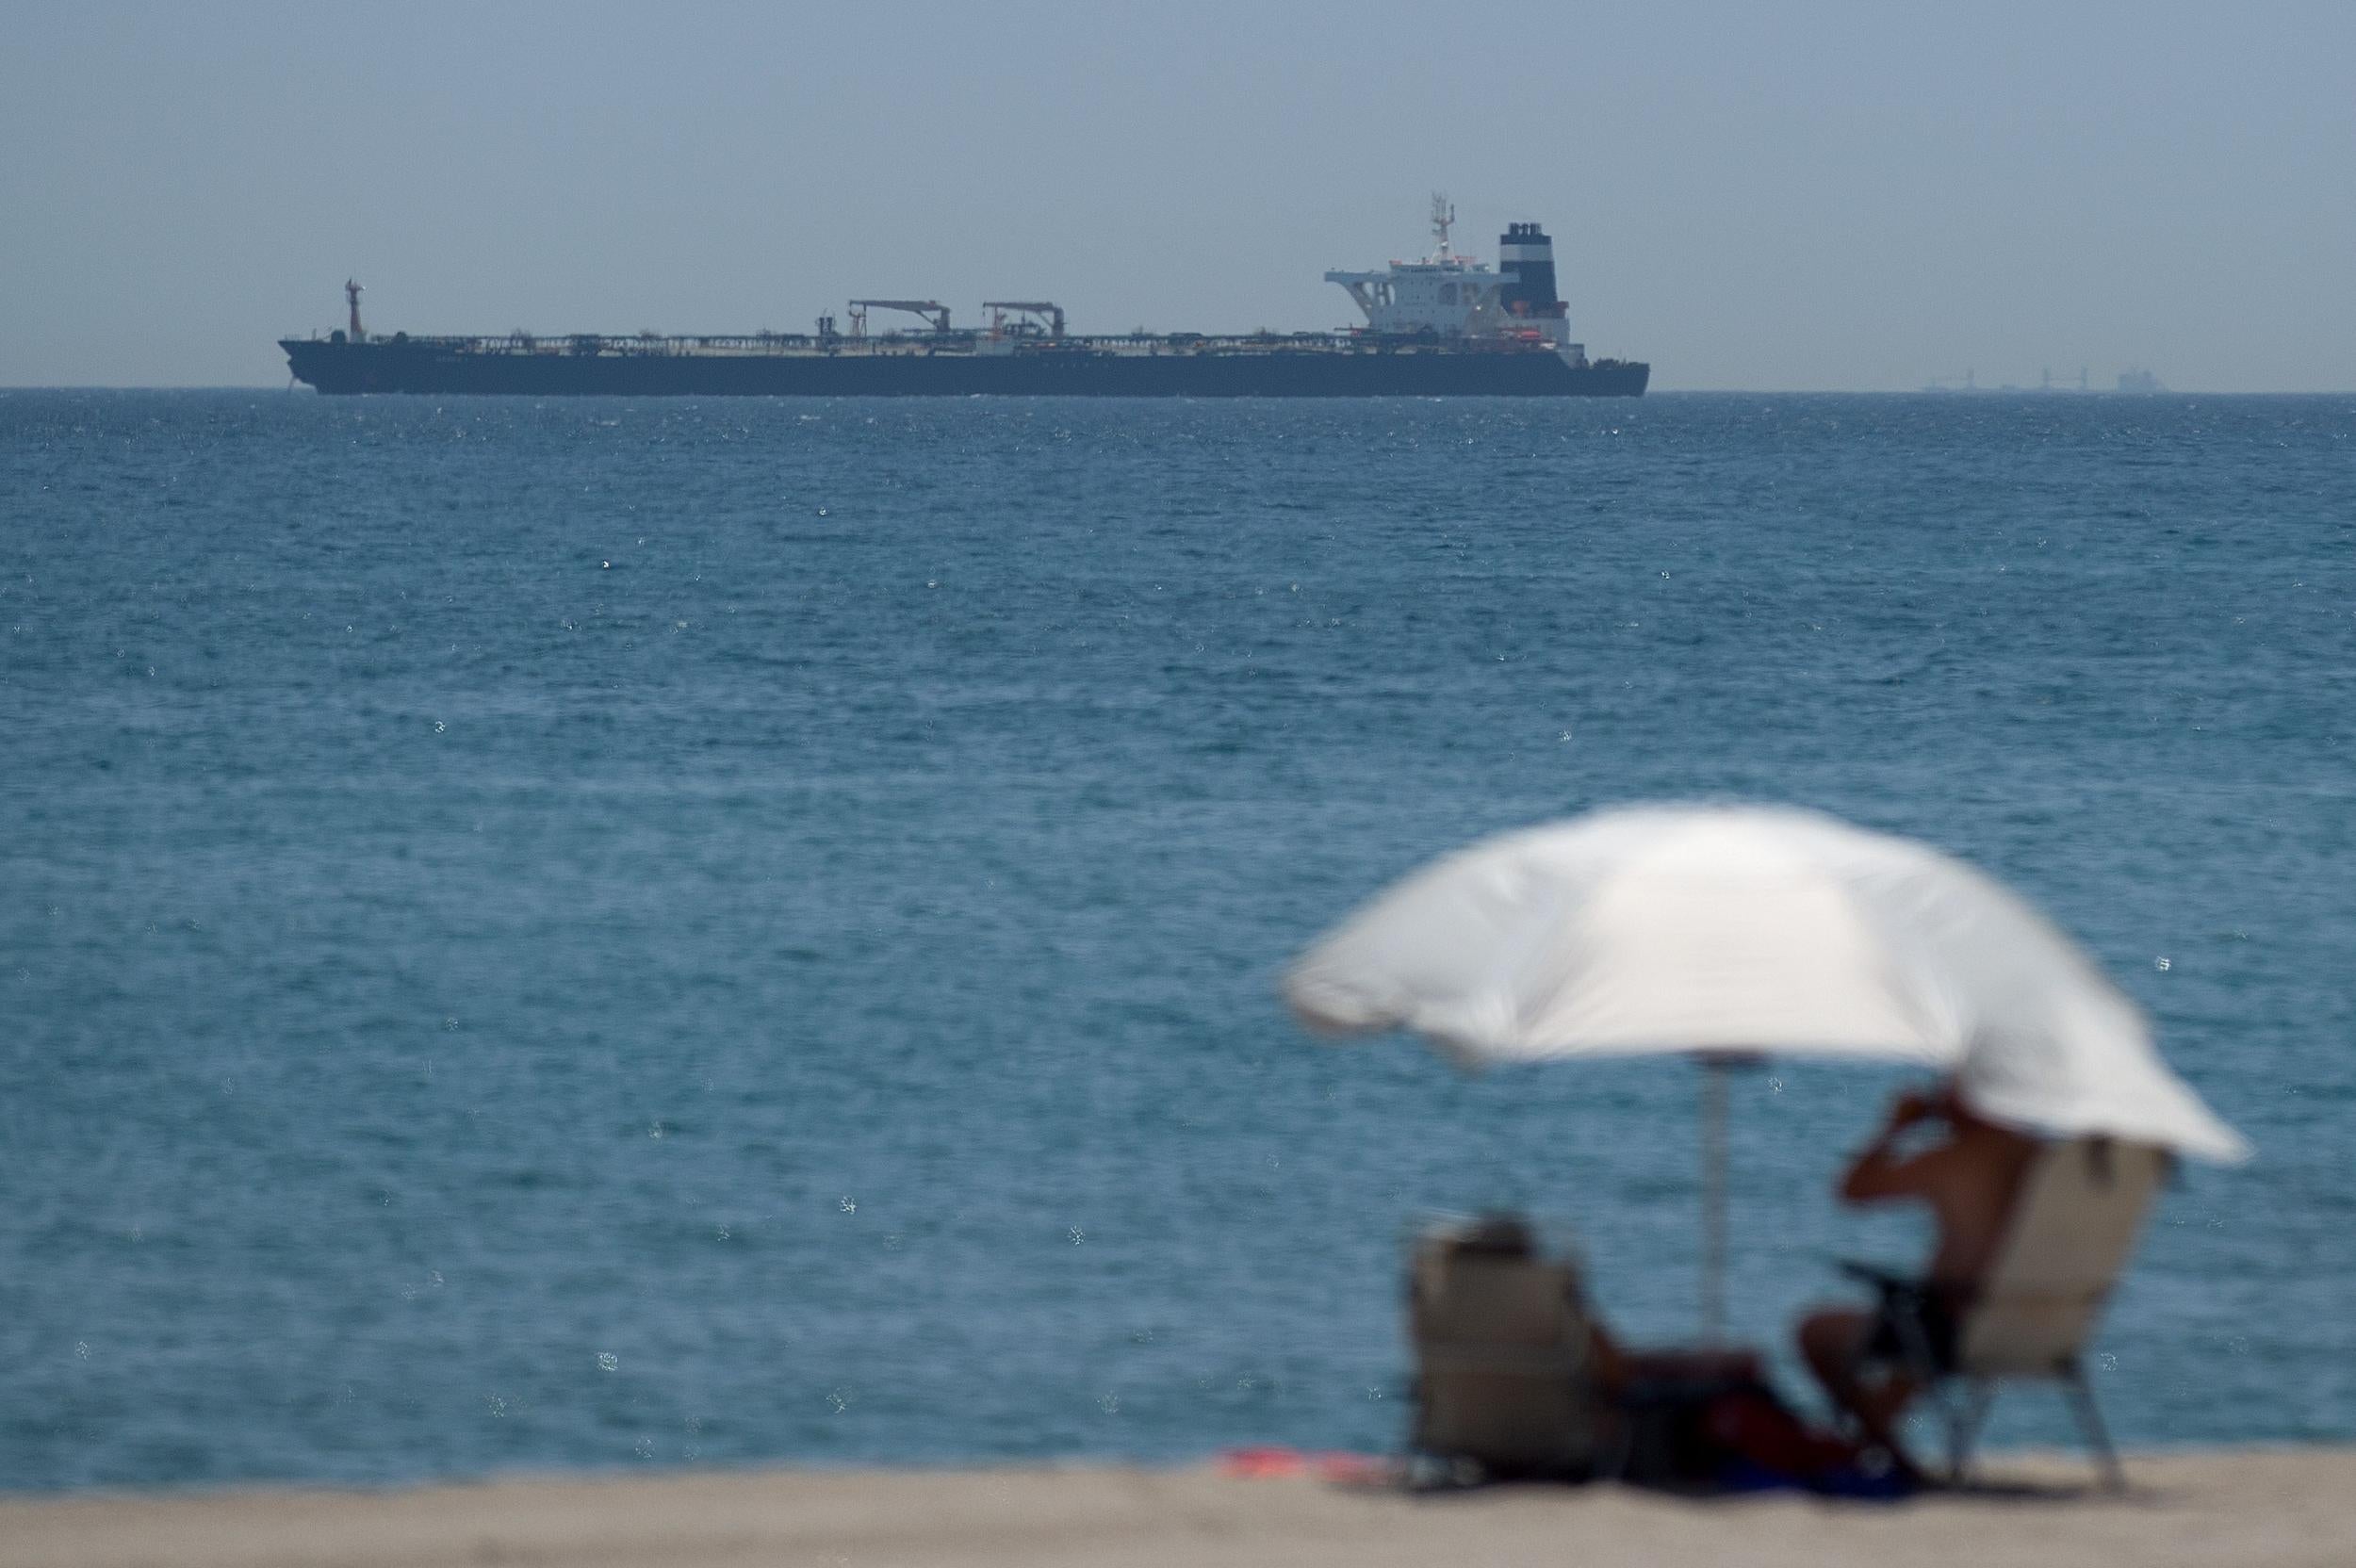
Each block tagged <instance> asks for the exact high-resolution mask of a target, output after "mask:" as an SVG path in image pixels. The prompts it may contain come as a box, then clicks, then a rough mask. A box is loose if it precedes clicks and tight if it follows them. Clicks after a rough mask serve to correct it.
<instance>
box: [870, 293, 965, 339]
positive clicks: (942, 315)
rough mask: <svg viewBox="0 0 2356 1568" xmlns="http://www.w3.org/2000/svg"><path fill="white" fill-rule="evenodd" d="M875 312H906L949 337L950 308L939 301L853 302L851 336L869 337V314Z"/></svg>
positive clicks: (936, 331)
mask: <svg viewBox="0 0 2356 1568" xmlns="http://www.w3.org/2000/svg"><path fill="white" fill-rule="evenodd" d="M870 309H874V310H905V311H907V312H908V314H909V315H911V316H922V317H923V318H924V319H925V320H926V321H927V322H928V323H930V324H931V326H932V329H933V331H934V332H935V333H938V334H940V335H941V336H944V337H945V336H947V335H948V333H949V307H948V306H947V305H944V304H942V303H941V302H940V301H939V300H853V301H852V302H851V335H852V336H853V337H865V336H866V335H867V313H868V311H869V310H870Z"/></svg>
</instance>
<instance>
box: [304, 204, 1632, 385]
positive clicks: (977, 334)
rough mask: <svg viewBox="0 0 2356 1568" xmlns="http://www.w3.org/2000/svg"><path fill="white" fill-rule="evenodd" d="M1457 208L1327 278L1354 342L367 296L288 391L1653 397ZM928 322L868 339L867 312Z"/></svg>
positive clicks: (1538, 257) (1512, 246)
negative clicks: (1425, 233)
mask: <svg viewBox="0 0 2356 1568" xmlns="http://www.w3.org/2000/svg"><path fill="white" fill-rule="evenodd" d="M1454 220H1455V212H1454V209H1452V208H1451V207H1449V206H1448V204H1447V202H1446V200H1445V199H1444V198H1434V200H1433V203H1432V231H1433V235H1434V237H1435V239H1436V241H1437V245H1436V248H1435V249H1434V251H1433V253H1432V254H1430V255H1427V256H1424V257H1423V258H1421V259H1420V260H1416V261H1394V262H1392V263H1391V264H1390V266H1389V267H1388V268H1387V269H1386V270H1383V271H1380V272H1328V273H1326V274H1325V280H1326V281H1327V282H1328V283H1334V284H1339V285H1340V286H1342V287H1343V288H1345V289H1347V290H1349V292H1350V298H1351V299H1352V300H1354V301H1355V302H1357V304H1358V307H1359V309H1360V310H1361V311H1362V312H1364V313H1365V316H1366V321H1365V324H1364V325H1362V326H1358V327H1355V328H1351V329H1350V330H1347V331H1341V332H1301V333H1289V334H1278V333H1268V332H1260V333H1253V334H1251V335H1224V336H1215V335H1203V334H1199V333H1142V332H1140V333H1131V334H1126V335H1118V336H1085V335H1075V334H1070V333H1067V332H1066V331H1065V330H1064V313H1063V310H1062V309H1061V308H1060V307H1059V306H1057V305H1056V304H1055V303H1054V302H1050V301H1043V300H993V301H986V302H983V305H982V309H983V310H984V311H986V312H988V320H987V324H986V325H984V326H981V327H956V326H953V325H952V324H951V320H950V312H949V309H948V307H947V306H945V305H942V304H941V303H940V302H938V301H934V300H853V301H852V302H850V306H849V309H848V312H847V317H846V319H845V320H843V321H842V322H838V320H837V319H836V318H835V317H832V316H822V317H820V318H819V319H818V322H817V330H816V331H814V332H810V333H767V332H764V333H757V334H754V335H750V336H707V337H666V336H663V335H659V334H655V333H642V334H640V335H637V336H634V337H609V336H604V335H596V334H576V335H570V336H559V337H545V336H538V335H532V334H530V333H521V332H518V333H511V334H509V335H506V336H504V337H425V336H413V335H410V334H408V333H405V332H397V333H394V334H392V335H390V336H384V335H375V334H371V333H369V332H368V331H366V330H365V329H364V328H363V327H362V326H361V324H360V286H359V285H358V284H357V283H347V284H346V285H345V286H344V289H345V298H346V300H347V302H348V304H349V306H350V310H351V319H350V323H349V325H348V326H347V327H345V328H344V329H343V330H341V331H337V332H333V333H330V334H328V335H325V336H323V337H321V336H311V337H289V338H284V339H281V340H280V342H279V345H278V346H279V347H280V348H282V349H284V350H285V351H286V362H287V365H288V367H289V368H291V369H292V371H293V372H294V375H295V378H296V379H297V380H299V381H303V382H306V383H308V384H310V385H312V386H315V387H317V388H318V389H319V391H321V392H335V393H353V392H424V393H434V394H448V393H513V394H523V395H526V396H531V397H550V396H565V395H588V394H595V395H603V396H624V397H642V396H648V395H656V394H684V395H700V396H715V395H730V394H740V395H748V396H771V397H776V396H828V397H875V396H903V397H906V396H924V395H931V396H939V397H963V396H972V395H974V394H987V393H996V394H1011V395H1019V396H1029V397H1040V396H1047V397H1055V396H1066V397H1068V396H1080V397H1124V398H1137V397H1193V398H1235V397H1244V398H1363V397H1575V398H1576V397H1589V398H1612V397H1618V398H1633V397H1640V396H1642V395H1643V393H1644V384H1645V383H1646V381H1647V380H1649V379H1650V377H1651V374H1652V368H1651V367H1650V366H1649V365H1644V364H1642V363H1638V362H1635V361H1630V360H1623V359H1590V358H1588V357H1587V350H1586V346H1585V345H1584V344H1580V343H1575V342H1573V341H1571V337H1570V327H1569V311H1568V308H1567V307H1566V306H1565V305H1564V304H1563V302H1562V300H1560V299H1559V298H1557V297H1556V286H1555V277H1554V244H1553V241H1552V240H1550V239H1548V238H1547V237H1546V232H1545V231H1544V230H1543V229H1542V228H1540V227H1539V225H1537V224H1536V223H1514V224H1512V225H1510V226H1509V227H1508V228H1507V230H1506V232H1505V234H1504V235H1503V236H1502V237H1500V239H1499V242H1498V258H1497V268H1496V269H1495V270H1492V269H1491V268H1489V267H1488V266H1486V265H1484V264H1483V263H1481V261H1479V260H1477V259H1476V258H1474V257H1472V256H1468V255H1462V254H1459V253H1457V252H1456V251H1455V250H1454V249H1453V247H1452V246H1451V245H1450V244H1449V240H1448V231H1449V226H1450V225H1451V224H1452V223H1453V221H1454ZM878 311H880V312H893V313H904V314H907V315H911V316H913V317H915V318H917V319H918V320H919V321H920V322H921V323H922V325H921V326H918V327H915V328H912V329H884V330H876V331H871V330H870V328H869V325H868V322H869V317H870V313H871V312H878ZM888 319H889V318H888Z"/></svg>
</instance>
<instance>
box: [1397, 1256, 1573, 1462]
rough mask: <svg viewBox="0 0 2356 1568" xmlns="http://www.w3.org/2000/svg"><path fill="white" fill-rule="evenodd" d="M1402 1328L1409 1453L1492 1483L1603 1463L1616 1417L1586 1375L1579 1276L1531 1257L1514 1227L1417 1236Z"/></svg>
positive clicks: (1569, 1267) (1556, 1262)
mask: <svg viewBox="0 0 2356 1568" xmlns="http://www.w3.org/2000/svg"><path fill="white" fill-rule="evenodd" d="M1408 1323H1409V1332H1410V1334H1411V1336H1412V1338H1413V1340H1414V1345H1415V1429H1414V1434H1413V1437H1412V1444H1413V1446H1414V1447H1415V1449H1416V1450H1417V1451H1418V1452H1420V1453H1424V1454H1428V1455H1431V1456H1432V1457H1434V1458H1438V1459H1444V1460H1450V1461H1464V1460H1469V1461H1471V1462H1474V1463H1475V1464H1477V1465H1479V1466H1480V1467H1481V1471H1482V1472H1483V1473H1484V1474H1485V1475H1487V1476H1489V1477H1492V1478H1539V1477H1545V1478H1578V1477H1585V1476H1590V1475H1594V1474H1595V1473H1596V1472H1597V1471H1598V1470H1600V1469H1603V1468H1605V1465H1604V1457H1605V1451H1606V1449H1607V1447H1608V1446H1610V1445H1611V1443H1612V1440H1613V1436H1614V1432H1615V1421H1614V1417H1613V1413H1612V1410H1611V1408H1610V1407H1609V1405H1608V1404H1607V1402H1606V1401H1605V1400H1604V1399H1603V1398H1602V1397H1601V1395H1600V1394H1599V1392H1598V1390H1597V1389H1596V1387H1595V1381H1594V1378H1593V1364H1592V1363H1593V1357H1592V1350H1593V1348H1594V1334H1593V1331H1592V1327H1591V1324H1590V1320H1589V1317H1588V1314H1587V1308H1586V1305H1585V1299H1584V1297H1583V1295H1582V1293H1581V1291H1580V1289H1579V1270H1578V1268H1577V1266H1575V1265H1574V1264H1572V1263H1570V1262H1568V1261H1567V1260H1560V1259H1544V1258H1540V1257H1539V1256H1537V1255H1536V1250H1535V1249H1534V1247H1533V1246H1532V1244H1531V1240H1530V1232H1529V1229H1528V1227H1527V1226H1526V1225H1524V1224H1523V1223H1522V1222H1521V1221H1519V1220H1516V1219H1512V1218H1490V1219H1484V1220H1479V1221H1475V1222H1472V1223H1470V1224H1467V1225H1461V1226H1455V1227H1451V1228H1449V1229H1447V1230H1442V1231H1437V1232H1433V1233H1427V1234H1425V1235H1423V1236H1421V1237H1418V1238H1417V1239H1416V1242H1415V1250H1414V1253H1413V1260H1412V1263H1411V1265H1410V1267H1409V1271H1408Z"/></svg>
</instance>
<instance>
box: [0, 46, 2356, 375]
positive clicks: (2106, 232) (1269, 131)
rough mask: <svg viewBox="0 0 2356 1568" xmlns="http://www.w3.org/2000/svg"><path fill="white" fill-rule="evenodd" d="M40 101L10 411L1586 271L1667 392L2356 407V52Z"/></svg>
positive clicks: (290, 70) (1740, 56) (1391, 67)
mask: <svg viewBox="0 0 2356 1568" xmlns="http://www.w3.org/2000/svg"><path fill="white" fill-rule="evenodd" d="M5 17H6V22H7V28H6V38H7V43H6V47H5V49H0V384H72V383H103V384H231V383H242V384H283V382H284V380H285V362H284V359H283V357H282V356H281V355H280V354H279V353H278V351H277V350H276V349H275V348H274V346H273V345H272V343H271V339H272V338H273V337H275V336H279V335H285V334H286V333H289V332H296V331H303V332H307V331H310V330H312V329H315V328H325V327H328V326H332V325H334V324H335V322H336V321H337V319H338V318H339V315H340V312H341V307H342V298H341V294H340V289H339V286H340V285H341V284H342V283H343V281H344V278H345V276H346V275H347V274H356V275H357V276H358V277H359V278H360V279H361V281H362V282H363V283H365V284H367V285H368V296H367V310H368V317H369V319H370V324H371V325H372V326H374V327H378V328H381V329H383V330H385V331H391V330H393V329H395V328H402V327H405V328H408V329H410V330H412V331H426V332H459V331H486V332H503V331H506V330H508V329H509V328H512V327H518V326H520V327H526V328H530V329H532V330H534V331H539V332H565V331H581V330H607V331H620V332H632V331H637V330H639V329H641V328H646V327H653V328H658V329H661V330H663V331H679V332H691V331H692V332H726V331H742V330H751V329H755V328H760V327H764V326H765V327H774V328H777V329H779V330H794V329H802V328H807V327H808V325H809V324H810V319H812V318H813V317H815V316H816V315H817V314H818V313H819V312H820V311H822V310H828V309H838V310H839V308H840V306H841V303H842V302H843V299H844V298H845V297H846V296H850V295H854V294H875V295H900V294H914V295H919V296H931V297H938V298H940V299H942V300H945V301H948V302H951V303H952V304H953V305H954V306H956V307H957V308H958V309H959V310H960V311H961V312H964V313H967V314H969V315H970V314H971V313H972V311H973V307H974V305H975V304H976V303H977V302H979V301H980V300H982V299H984V298H997V297H1000V296H1001V295H1002V294H1013V295H1016V296H1018V297H1023V298H1049V299H1055V300H1058V301H1061V302H1063V303H1064V304H1065V305H1066V306H1067V307H1068V308H1069V309H1070V310H1071V312H1072V319H1073V325H1074V329H1075V330H1082V331H1086V330H1100V331H1112V330H1125V329H1127V328H1129V327H1132V326H1136V325H1138V324H1144V325H1147V326H1152V327H1154V328H1165V329H1167V328H1178V329H1192V330H1203V329H1219V328H1245V329H1249V328H1253V327H1259V326H1263V325H1265V326H1269V327H1274V328H1279V329H1292V328H1299V327H1313V326H1328V325H1338V324H1341V323H1343V322H1346V321H1348V320H1350V319H1352V316H1353V314H1354V313H1353V311H1352V310H1351V308H1350V302H1349V300H1348V298H1347V297H1346V296H1345V295H1344V294H1343V293H1342V292H1341V290H1339V289H1338V288H1334V287H1333V286H1329V285H1326V284H1323V283H1320V282H1319V281H1318V274H1319V273H1321V272H1322V271H1323V270H1325V269H1327V268H1329V267H1363V266H1368V265H1379V264H1380V263H1381V262H1382V261H1383V260H1384V259H1386V258H1388V257H1391V256H1396V255H1407V254H1415V253H1420V252H1421V251H1422V250H1423V249H1424V247H1425V243H1426V238H1427V237H1426V235H1425V233H1424V230H1423V213H1424V206H1425V203H1426V201H1427V197H1428V192H1429V191H1430V190H1432V188H1446V189H1447V190H1448V191H1449V192H1451V193H1452V194H1453V195H1454V197H1455V198H1456V202H1457V205H1458V207H1459V209H1460V212H1461V215H1462V219H1463V225H1462V230H1461V233H1462V235H1463V236H1464V238H1465V240H1466V242H1467V243H1468V244H1469V248H1471V249H1473V250H1474V251H1475V252H1476V253H1481V254H1484V255H1485V254H1488V253H1490V252H1492V251H1493V250H1494V248H1495V243H1496V236H1497V231H1498V229H1499V228H1500V227H1501V226H1502V225H1503V224H1504V223H1505V222H1506V221H1508V220H1512V219H1522V218H1533V219H1538V220H1541V221H1544V222H1546V224H1547V225H1548V227H1549V230H1550V232H1552V233H1553V234H1554V236H1555V237H1556V248H1557V252H1558V255H1559V257H1560V261H1561V264H1562V278H1563V282H1564V285H1565V289H1564V292H1565V295H1566V297H1567V298H1568V299H1569V300H1570V302H1571V311H1572V319H1573V322H1574V325H1575V326H1576V327H1577V328H1578V330H1579V335H1581V336H1583V337H1584V338H1585V340H1586V341H1587V343H1588V344H1589V346H1590V349H1591V351H1595V352H1611V353H1627V354H1631V355H1636V356H1641V357H1644V358H1648V359H1650V360H1651V361H1652V362H1653V364H1654V366H1655V375H1654V384H1655V385H1656V386H1660V387H1724V386H1740V387H1762V388H1765V387H1859V388H1905V387H1913V386H1918V385H1921V384H1923V383H1924V382H1925V381H1927V380H1928V379H1929V378H1931V377H1933V376H1939V375H1954V374H1959V373H1960V372H1962V371H1963V370H1964V369H1966V368H1974V369H1976V370H1977V371H1978V374H1979V379H1980V381H1981V383H1982V384H1993V383H1997V382H2000V381H2012V382H2022V383H2034V382H2035V381H2036V380H2037V374H2038V372H2039V370H2040V368H2045V367H2051V368H2052V369H2053V372H2054V374H2055V375H2056V376H2057V377H2059V376H2063V375H2068V376H2072V377H2074V376H2075V374H2076V373H2077V370H2078V368H2079V367H2080V366H2082V365H2084V366H2087V367H2090V368H2092V370H2093V373H2094V376H2095V378H2096V380H2097V384H2107V383H2108V382H2109V381H2110V379H2111V378H2112V377H2113V376H2115V375H2116V373H2117V372H2118V371H2119V369H2120V368H2125V367H2130V366H2146V365H2148V366H2149V367H2151V368H2152V369H2154V370H2156V371H2157V372H2158V373H2159V374H2160V375H2161V376H2162V377H2163V378H2164V379H2165V380H2166V381H2168V383H2169V384H2171V385H2174V386H2180V387H2198V388H2213V389H2222V390H2244V389H2248V390H2260V389H2282V390H2310V389H2333V390H2337V389H2346V388H2350V387H2356V4H2350V3H2348V0H2337V3H2333V4H2320V5H2287V4H2285V5H2266V4H2245V5H2225V4H2202V5H2181V4H2163V3H2150V4H2135V5H2109V4H2102V5H2096V4H2085V5H2075V4H2068V3H2064V0H2053V3H2049V4H2044V5H1989V4H1977V3H1962V4H1957V3H1954V0H1949V3H1946V4H1939V5H1905V4H1872V5H1868V4H1857V5H1773V6H1770V5H1749V4H1741V5H1738V4H1720V5H1704V4H1689V5H1660V6H1641V7H1640V6H1636V5H1629V4H1620V5H1612V6H1559V7H1550V6H1546V5H1531V4H1529V3H1527V0H1524V3H1521V4H1515V5H1510V6H1487V5H1478V4H1449V5H1442V4H1432V3H1430V0H1423V3H1419V4H1391V3H1388V0H1358V3H1355V4H1351V5H1346V6H1332V7H1327V6H1312V5H1306V4H1289V3H1284V0H1277V3H1267V4H1260V5H1217V6H1197V5H1187V4H1183V3H1170V4H1160V5H1153V6H1137V7H1134V8H1133V7H1124V6H1118V5H1094V6H1058V5H1043V4H1009V5H998V6H990V5H981V4H908V5H891V4H863V5H858V6H788V5H776V6H718V5H711V6H696V5H679V6H671V7H662V8H658V7H655V6H652V5H619V4H603V3H593V0H575V3H572V4H568V5H562V6H535V5H524V4H481V3H478V4H470V5H463V6H461V5H429V4H401V5H381V6H372V5H359V4H349V5H338V4H321V3H313V4H305V5H301V6H279V5H259V4H255V5H218V6H214V5H201V4H193V3H190V4H175V5H156V6H118V5H80V4H77V5H58V4H50V3H47V0H9V4H8V6H7V8H6V12H5Z"/></svg>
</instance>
